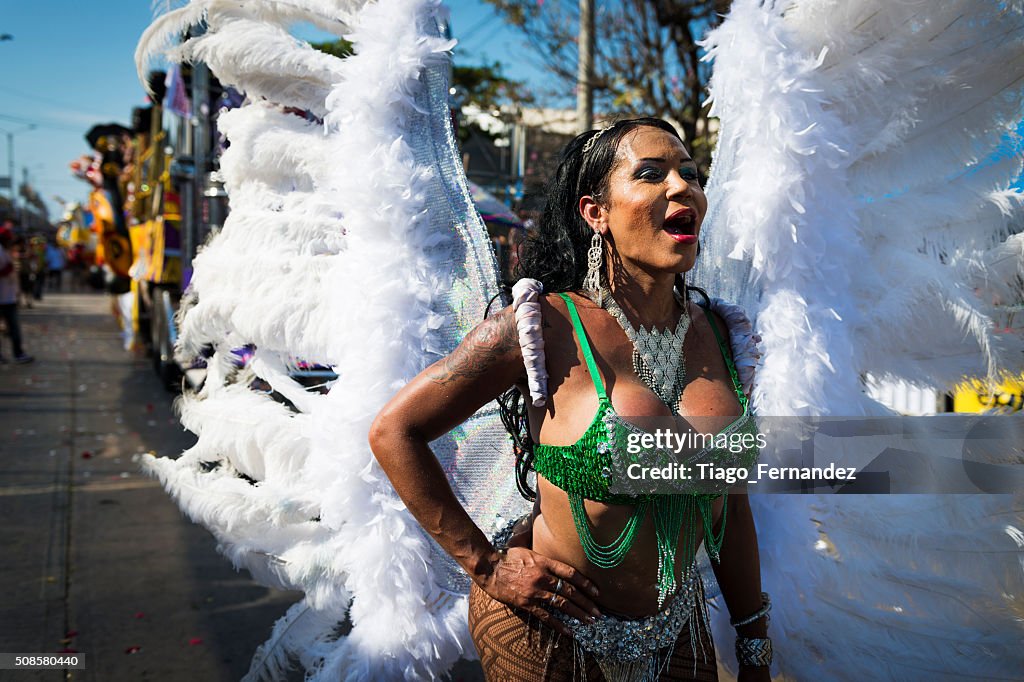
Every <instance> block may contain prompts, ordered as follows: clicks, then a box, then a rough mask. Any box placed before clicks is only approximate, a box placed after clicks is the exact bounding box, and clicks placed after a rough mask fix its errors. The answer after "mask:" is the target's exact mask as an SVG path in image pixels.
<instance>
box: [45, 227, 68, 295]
mask: <svg viewBox="0 0 1024 682" xmlns="http://www.w3.org/2000/svg"><path fill="white" fill-rule="evenodd" d="M45 257H46V279H47V289H49V290H50V291H60V289H61V278H62V276H63V274H64V252H63V251H62V250H61V248H60V247H59V246H57V244H56V242H54V241H53V240H52V239H51V240H48V241H47V242H46V253H45Z"/></svg>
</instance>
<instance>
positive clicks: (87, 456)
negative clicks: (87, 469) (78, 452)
mask: <svg viewBox="0 0 1024 682" xmlns="http://www.w3.org/2000/svg"><path fill="white" fill-rule="evenodd" d="M82 459H92V453H91V452H89V451H88V450H86V451H85V452H83V453H82Z"/></svg>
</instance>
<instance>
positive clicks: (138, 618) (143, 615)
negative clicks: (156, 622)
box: [135, 611, 146, 620]
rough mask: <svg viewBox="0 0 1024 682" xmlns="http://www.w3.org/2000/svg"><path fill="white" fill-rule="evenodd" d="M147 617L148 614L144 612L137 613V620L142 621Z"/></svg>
mask: <svg viewBox="0 0 1024 682" xmlns="http://www.w3.org/2000/svg"><path fill="white" fill-rule="evenodd" d="M145 617H146V614H145V613H144V612H142V611H136V612H135V620H142V619H143V618H145Z"/></svg>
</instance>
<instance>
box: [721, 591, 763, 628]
mask: <svg viewBox="0 0 1024 682" xmlns="http://www.w3.org/2000/svg"><path fill="white" fill-rule="evenodd" d="M771 610H772V598H771V597H769V596H768V593H767V592H762V593H761V608H760V609H758V610H757V611H756V612H754V613H753V614H752V615H749V616H747V617H746V618H744V619H743V620H730V621H729V624H730V625H732V626H733V627H734V628H738V627H743V626H744V625H750V624H751V623H753V622H754V621H755V620H757V619H758V618H760V617H761V616H767V615H768V612H769V611H771Z"/></svg>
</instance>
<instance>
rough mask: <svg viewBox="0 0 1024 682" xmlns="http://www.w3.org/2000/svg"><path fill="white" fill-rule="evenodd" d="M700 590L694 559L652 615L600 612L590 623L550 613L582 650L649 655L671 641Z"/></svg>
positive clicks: (609, 656)
mask: <svg viewBox="0 0 1024 682" xmlns="http://www.w3.org/2000/svg"><path fill="white" fill-rule="evenodd" d="M700 594H701V588H700V573H699V571H698V570H697V565H696V563H695V564H693V565H692V566H691V567H690V568H689V569H688V570H687V571H685V572H684V575H683V579H682V581H681V582H680V585H679V588H678V589H677V591H676V593H675V594H674V595H673V596H672V597H670V598H669V600H668V602H667V603H666V604H665V606H664V607H662V609H661V610H660V611H658V612H657V613H655V614H653V615H650V616H646V617H644V618H636V619H627V618H618V617H616V616H609V615H602V616H599V617H597V618H595V619H594V622H593V623H584V622H582V621H580V620H577V619H576V618H573V617H572V616H570V615H568V614H567V613H565V612H564V611H554V612H553V613H554V616H555V617H556V618H558V619H559V620H560V621H562V622H563V623H565V625H566V626H567V627H568V628H569V630H570V631H571V632H572V636H573V639H574V640H575V641H576V644H577V645H579V646H580V647H581V648H582V649H583V650H584V651H586V652H587V653H590V654H592V655H593V656H594V657H595V658H597V659H598V660H605V661H616V662H622V663H625V662H632V661H637V660H640V659H649V658H651V657H652V656H653V655H654V653H655V652H657V651H659V650H661V649H665V648H666V647H671V646H672V645H673V644H675V642H676V640H678V639H679V634H680V633H681V632H682V631H683V628H684V627H686V624H687V622H689V620H690V616H691V614H692V613H693V611H694V606H695V605H696V603H697V600H698V599H699V598H700Z"/></svg>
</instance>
